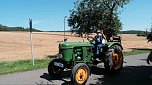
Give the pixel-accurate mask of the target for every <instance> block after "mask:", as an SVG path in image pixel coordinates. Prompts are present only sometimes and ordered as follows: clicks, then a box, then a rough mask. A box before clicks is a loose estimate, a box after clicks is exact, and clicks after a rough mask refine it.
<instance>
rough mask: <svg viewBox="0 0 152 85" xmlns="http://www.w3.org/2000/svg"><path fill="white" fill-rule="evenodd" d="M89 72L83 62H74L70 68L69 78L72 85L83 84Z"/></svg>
mask: <svg viewBox="0 0 152 85" xmlns="http://www.w3.org/2000/svg"><path fill="white" fill-rule="evenodd" d="M89 74H90V69H89V67H88V66H87V65H86V64H84V63H79V64H76V65H75V66H74V67H73V69H72V77H71V80H72V82H73V83H74V85H84V84H85V83H86V82H87V80H88V78H89Z"/></svg>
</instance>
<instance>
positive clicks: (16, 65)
mask: <svg viewBox="0 0 152 85" xmlns="http://www.w3.org/2000/svg"><path fill="white" fill-rule="evenodd" d="M143 53H149V51H145V50H133V51H129V52H125V53H124V56H129V55H137V54H143ZM51 60H52V59H49V58H48V59H42V60H35V66H33V65H32V61H31V60H19V61H10V62H0V75H2V74H8V73H14V72H23V71H30V70H37V69H41V68H46V67H47V66H48V64H49V62H50V61H51Z"/></svg>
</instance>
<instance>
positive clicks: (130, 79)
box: [40, 66, 152, 85]
mask: <svg viewBox="0 0 152 85" xmlns="http://www.w3.org/2000/svg"><path fill="white" fill-rule="evenodd" d="M70 75H71V71H65V72H64V73H63V74H62V75H61V76H60V77H58V78H52V77H51V76H50V75H49V74H47V73H44V74H43V75H41V76H40V77H41V78H43V79H46V80H48V81H49V82H52V81H54V80H58V81H63V83H62V84H61V85H71V84H72V82H71V81H70V79H69V80H66V78H70ZM92 75H103V77H99V78H93V79H94V80H95V79H96V80H97V81H96V82H95V83H88V84H87V85H152V66H126V67H124V68H123V69H122V71H120V72H119V73H117V74H113V75H108V74H107V73H106V71H105V70H104V68H96V67H94V68H93V69H92ZM90 77H93V76H90ZM88 82H92V80H91V81H88Z"/></svg>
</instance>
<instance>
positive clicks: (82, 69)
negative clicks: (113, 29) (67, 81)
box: [48, 36, 123, 85]
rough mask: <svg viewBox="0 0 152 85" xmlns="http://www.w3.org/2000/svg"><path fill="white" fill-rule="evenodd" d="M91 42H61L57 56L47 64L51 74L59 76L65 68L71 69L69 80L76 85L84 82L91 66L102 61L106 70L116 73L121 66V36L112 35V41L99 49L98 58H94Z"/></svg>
mask: <svg viewBox="0 0 152 85" xmlns="http://www.w3.org/2000/svg"><path fill="white" fill-rule="evenodd" d="M93 45H94V44H93V42H61V43H60V44H59V53H58V57H57V58H56V59H54V60H52V61H51V62H50V63H49V65H48V73H49V74H50V75H51V76H54V77H55V76H59V75H60V74H61V73H62V72H63V71H64V69H65V68H67V69H72V74H71V81H72V82H73V83H75V84H76V85H82V84H85V83H86V82H87V80H88V78H89V75H90V74H91V67H92V66H96V65H97V64H98V63H104V67H105V69H106V71H107V72H111V73H116V72H119V71H120V70H121V69H122V67H123V54H122V50H123V47H122V46H121V38H120V37H118V36H117V37H113V41H108V42H106V43H105V44H104V46H103V47H102V49H101V51H100V59H99V60H98V61H97V60H96V59H94V56H95V51H94V48H93Z"/></svg>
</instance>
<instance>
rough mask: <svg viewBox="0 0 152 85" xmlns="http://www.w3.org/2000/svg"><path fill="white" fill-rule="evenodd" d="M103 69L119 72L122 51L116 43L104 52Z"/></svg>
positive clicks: (121, 63) (121, 65)
mask: <svg viewBox="0 0 152 85" xmlns="http://www.w3.org/2000/svg"><path fill="white" fill-rule="evenodd" d="M104 64H105V65H104V66H105V69H106V70H107V71H109V72H112V73H116V72H119V71H120V70H121V69H122V67H123V53H122V49H121V47H120V46H118V45H114V46H112V47H111V48H110V49H109V51H108V52H107V54H106V58H105V62H104Z"/></svg>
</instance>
